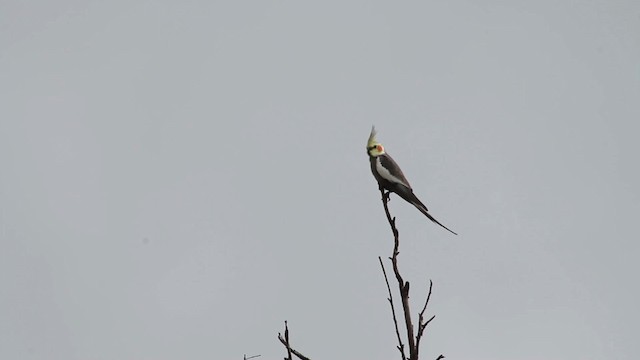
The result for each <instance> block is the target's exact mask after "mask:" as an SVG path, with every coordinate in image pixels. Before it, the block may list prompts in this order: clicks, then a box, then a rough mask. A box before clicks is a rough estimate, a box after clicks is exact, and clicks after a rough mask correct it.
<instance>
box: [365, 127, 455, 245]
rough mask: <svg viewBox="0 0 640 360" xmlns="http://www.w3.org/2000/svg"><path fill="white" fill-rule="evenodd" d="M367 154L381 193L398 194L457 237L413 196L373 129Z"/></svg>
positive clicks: (373, 128)
mask: <svg viewBox="0 0 640 360" xmlns="http://www.w3.org/2000/svg"><path fill="white" fill-rule="evenodd" d="M367 154H368V155H369V161H370V162H371V172H372V173H373V176H374V177H375V178H376V180H377V181H378V186H379V187H380V190H381V191H384V190H387V191H389V192H394V193H396V194H398V196H400V197H401V198H403V199H405V200H406V201H407V202H408V203H409V204H411V205H413V206H415V207H416V208H417V209H418V210H420V212H421V213H423V214H424V215H425V216H426V217H428V218H429V219H430V220H431V221H433V222H434V223H436V224H438V225H440V226H442V227H443V228H445V229H447V230H448V231H449V232H451V233H452V234H454V235H458V234H456V233H455V232H453V231H451V229H449V228H448V227H446V226H444V225H442V224H441V223H440V222H439V221H438V220H436V219H435V218H434V217H433V216H431V214H429V210H427V207H426V206H425V205H424V204H423V203H422V201H420V199H418V197H417V196H415V195H414V193H413V189H412V188H411V185H410V184H409V181H407V178H405V177H404V174H403V173H402V170H400V167H399V166H398V164H396V162H395V161H394V160H393V159H392V158H391V156H389V154H387V153H386V152H385V151H384V146H382V144H380V143H379V142H378V141H377V140H376V128H375V127H372V128H371V135H369V141H368V142H367Z"/></svg>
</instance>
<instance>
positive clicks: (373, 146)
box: [367, 126, 384, 157]
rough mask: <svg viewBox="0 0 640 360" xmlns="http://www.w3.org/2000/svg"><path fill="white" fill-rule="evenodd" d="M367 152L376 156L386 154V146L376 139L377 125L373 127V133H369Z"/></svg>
mask: <svg viewBox="0 0 640 360" xmlns="http://www.w3.org/2000/svg"><path fill="white" fill-rule="evenodd" d="M367 154H369V156H371V157H376V156H380V155H382V154H384V146H382V144H380V143H379V142H378V141H377V140H376V127H375V126H372V127H371V134H370V135H369V141H367Z"/></svg>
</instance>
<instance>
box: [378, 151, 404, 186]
mask: <svg viewBox="0 0 640 360" xmlns="http://www.w3.org/2000/svg"><path fill="white" fill-rule="evenodd" d="M376 171H378V174H380V176H382V177H383V178H384V179H385V180H387V181H390V182H392V183H396V184H402V185H404V186H406V187H408V188H411V186H409V184H407V183H406V182H404V181H402V180H400V179H399V178H397V177H395V176H394V175H393V174H392V173H391V172H390V171H389V170H388V169H387V168H386V167H384V166H382V162H380V158H379V157H377V158H376Z"/></svg>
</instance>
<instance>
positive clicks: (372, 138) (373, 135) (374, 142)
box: [367, 126, 378, 149]
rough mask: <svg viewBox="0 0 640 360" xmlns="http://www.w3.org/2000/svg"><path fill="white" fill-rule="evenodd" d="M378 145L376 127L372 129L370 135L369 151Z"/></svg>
mask: <svg viewBox="0 0 640 360" xmlns="http://www.w3.org/2000/svg"><path fill="white" fill-rule="evenodd" d="M377 144H378V141H377V140H376V127H375V126H372V127H371V134H370V135H369V141H367V149H369V148H372V147H374V146H376V145H377Z"/></svg>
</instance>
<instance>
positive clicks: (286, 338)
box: [278, 321, 311, 360]
mask: <svg viewBox="0 0 640 360" xmlns="http://www.w3.org/2000/svg"><path fill="white" fill-rule="evenodd" d="M278 340H280V342H281V343H282V345H284V346H285V347H286V348H287V357H286V358H284V359H285V360H293V358H292V357H291V354H293V355H295V356H296V357H297V358H298V359H300V360H311V359H309V358H308V357H306V356H304V355H302V353H300V352H299V351H297V350H295V349H294V348H292V347H291V345H290V343H289V327H288V325H287V322H286V321H285V322H284V337H283V336H282V334H280V333H278Z"/></svg>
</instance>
